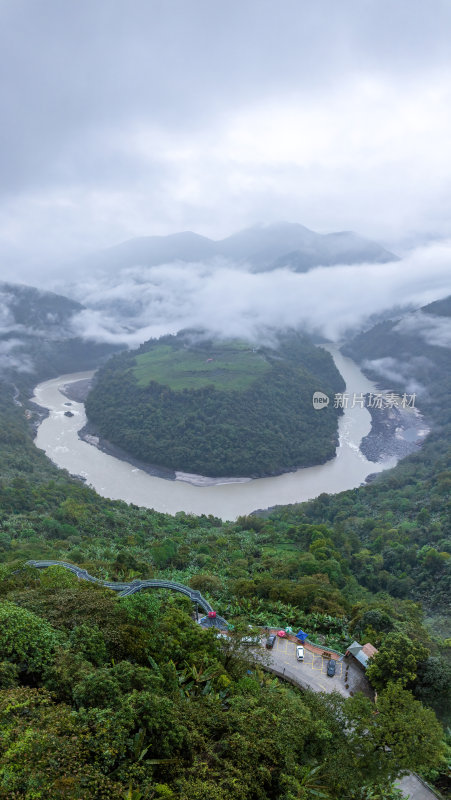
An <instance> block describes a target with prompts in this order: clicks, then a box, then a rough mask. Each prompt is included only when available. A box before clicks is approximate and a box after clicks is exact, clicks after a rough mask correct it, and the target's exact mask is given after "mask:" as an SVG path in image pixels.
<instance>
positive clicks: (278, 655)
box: [267, 637, 349, 697]
mask: <svg viewBox="0 0 451 800" xmlns="http://www.w3.org/2000/svg"><path fill="white" fill-rule="evenodd" d="M267 652H268V653H269V657H270V661H269V665H270V666H271V667H274V668H275V669H277V670H278V672H283V677H286V678H287V679H289V680H293V681H295V682H296V683H299V685H300V686H302V687H304V688H305V689H312V690H313V691H314V692H333V691H337V692H340V694H342V695H343V696H344V697H349V691H348V690H347V689H345V683H344V674H345V670H344V667H343V662H342V661H336V662H335V663H336V672H335V675H334V677H333V678H329V677H328V675H327V663H328V660H329V659H327V658H322V656H320V655H317V654H316V653H312V652H311V651H310V650H307V648H306V647H304V661H297V659H296V644H295V642H290V641H289V640H288V639H280V638H279V637H277V638H276V641H275V643H274V647H273V649H272V650H268V651H267Z"/></svg>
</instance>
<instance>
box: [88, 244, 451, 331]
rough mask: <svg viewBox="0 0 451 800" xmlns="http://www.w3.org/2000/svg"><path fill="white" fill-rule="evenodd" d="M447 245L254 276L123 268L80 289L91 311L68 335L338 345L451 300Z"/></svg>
mask: <svg viewBox="0 0 451 800" xmlns="http://www.w3.org/2000/svg"><path fill="white" fill-rule="evenodd" d="M450 260H451V243H448V244H443V245H440V246H437V245H434V246H430V247H425V248H420V249H418V250H416V251H414V252H412V253H411V254H410V255H409V256H408V257H406V258H405V259H403V260H402V261H399V262H390V263H387V264H374V265H373V264H365V265H355V266H338V267H320V268H318V269H314V270H311V271H310V272H307V273H305V274H297V273H294V272H292V271H290V270H289V269H279V270H275V271H273V272H265V273H258V274H253V273H251V272H247V271H246V270H243V268H242V267H241V266H240V268H233V266H218V265H217V264H215V265H211V264H205V263H201V264H185V263H184V264H177V263H175V264H167V265H162V266H159V267H153V268H134V269H127V270H124V271H123V272H122V273H119V274H118V275H116V276H115V277H113V276H111V275H110V276H103V277H100V278H94V277H93V278H91V279H90V281H88V282H86V283H84V284H83V283H82V284H78V285H77V288H76V294H77V299H78V300H80V301H81V302H83V303H84V304H85V305H87V306H88V307H89V308H88V309H87V310H86V311H83V312H82V313H81V314H79V315H76V316H75V318H74V326H75V331H76V332H77V333H79V334H82V335H84V336H86V337H88V338H92V339H94V340H96V341H107V342H124V343H126V344H128V345H130V346H136V345H138V344H139V343H141V342H143V341H145V340H146V339H148V338H150V337H155V336H160V335H162V334H163V333H174V332H176V331H177V330H180V329H181V328H186V327H203V328H206V329H207V330H209V331H210V332H212V333H213V334H217V335H227V336H243V337H247V338H255V339H258V338H259V337H261V336H262V335H265V334H264V332H265V331H267V330H268V329H273V328H284V327H302V328H305V329H306V330H308V331H309V332H312V333H315V332H320V333H322V334H323V335H325V336H326V337H328V338H330V339H333V340H339V339H340V337H341V336H342V335H343V334H344V333H345V332H346V331H348V330H349V329H352V328H358V327H359V326H360V325H362V324H364V323H365V321H366V320H367V319H368V318H369V317H370V316H371V315H372V314H378V313H381V312H383V311H385V310H386V309H389V308H393V307H395V306H413V307H420V306H422V305H424V304H426V303H428V302H431V301H432V300H435V299H438V298H441V297H445V296H447V295H449V294H451V276H450V270H449V264H450Z"/></svg>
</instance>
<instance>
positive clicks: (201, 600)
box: [26, 561, 213, 614]
mask: <svg viewBox="0 0 451 800" xmlns="http://www.w3.org/2000/svg"><path fill="white" fill-rule="evenodd" d="M26 566H27V567H35V568H36V569H45V568H46V567H64V569H68V570H69V571H70V572H73V573H74V575H76V576H77V578H80V580H84V581H89V582H90V583H98V584H100V585H101V586H104V587H105V589H112V590H113V592H119V597H128V596H129V595H131V594H135V593H136V592H140V591H141V590H142V589H170V590H171V591H173V592H181V594H184V595H186V596H187V597H189V598H190V600H192V602H193V603H197V605H198V606H200V607H201V608H203V610H204V611H205V612H206V613H207V614H208V613H209V612H210V611H213V608H212V606H211V605H210V603H209V602H208V601H207V600H205V597H202V595H201V593H200V592H199V591H197V590H196V589H191V588H190V587H189V586H184V584H183V583H174V581H165V580H158V579H157V578H155V579H154V578H150V579H149V580H146V581H142V580H139V579H136V578H135V580H133V581H123V582H116V581H103V580H101V579H100V578H94V577H93V576H92V575H90V574H89V572H87V571H86V570H85V569H82V568H81V567H78V566H77V565H76V564H69V563H68V562H67V561H27V562H26Z"/></svg>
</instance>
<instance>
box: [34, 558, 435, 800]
mask: <svg viewBox="0 0 451 800" xmlns="http://www.w3.org/2000/svg"><path fill="white" fill-rule="evenodd" d="M26 566H28V567H35V568H36V569H45V568H46V567H64V569H68V570H69V571H70V572H73V573H74V575H76V576H77V578H79V579H80V580H85V581H89V582H90V583H97V584H100V585H101V586H104V587H105V588H106V589H112V590H113V591H114V592H119V597H128V596H129V595H131V594H135V592H140V591H141V590H142V589H170V590H172V591H175V592H181V594H184V595H186V596H187V597H189V598H190V599H191V600H192V602H193V603H196V604H197V605H198V606H200V607H201V608H203V609H204V611H205V612H206V613H207V614H208V612H209V611H213V608H212V606H211V605H210V603H208V601H207V600H205V598H204V597H202V595H201V593H200V592H199V591H197V590H196V589H191V588H190V587H189V586H184V584H183V583H175V582H174V581H165V580H158V579H157V578H151V579H149V580H146V581H142V580H139V579H135V580H133V581H123V582H116V581H103V580H101V579H100V578H94V577H93V576H92V575H90V574H89V572H87V570H85V569H82V568H81V567H78V566H77V565H76V564H69V563H68V562H66V561H27V562H26ZM277 644H278V646H280V647H282V643H280V642H279V641H277ZM283 644H284V645H285V643H283ZM285 647H286V645H285ZM292 649H293V654H291V653H290V654H289V655H291V658H290V662H291V663H290V664H289V666H288V663H289V662H288V661H287V662H285V660H284V658H285V653H286V649H285V650H284V655H282V660H281V663H278V661H280V659H278V658H277V655H280V654H279V653H278V654H277V655H276V654H271V663H270V664H269V665H268V667H267V669H269V670H270V671H271V672H272V673H274V674H275V675H278V676H279V677H280V678H282V679H283V680H287V681H289V682H290V683H293V684H295V685H297V686H299V687H300V688H301V689H306V688H309V689H311V690H313V691H328V690H329V691H330V690H331V691H339V692H340V693H341V694H343V695H344V696H345V697H346V696H347V695H348V692H347V691H346V690H345V689H344V687H342V685H341V683H342V682H341V680H340V682H338V681H337V682H336V681H330V683H329V685H328V684H327V683H326V684H322V683H321V684H320V685H317V681H315V680H313V674H314V673H313V672H312V673H311V674H310V675H309V678H308V682H307V681H306V680H305V677H304V676H302V675H301V673H300V672H297V671H296V670H295V667H296V666H297V667H298V668H299V664H297V663H296V661H295V659H294V649H295V645H293V648H292ZM274 656H276V657H274ZM320 660H321V659H320ZM285 663H286V666H285ZM302 666H303V667H305V666H306V665H302ZM290 667H291V669H290ZM312 667H313V668H314V663H313V662H312ZM340 676H341V672H340ZM329 686H330V689H329ZM397 785H398V786H399V788H400V789H401V791H402V793H403V795H404V797H405V798H410V800H437V795H435V794H434V793H433V792H432V791H431V789H430V788H429V787H428V786H426V784H425V783H424V782H423V781H422V780H421V778H420V777H419V776H418V775H416V774H415V773H412V772H411V773H409V774H408V775H406V776H405V777H404V778H402V779H401V780H399V781H397Z"/></svg>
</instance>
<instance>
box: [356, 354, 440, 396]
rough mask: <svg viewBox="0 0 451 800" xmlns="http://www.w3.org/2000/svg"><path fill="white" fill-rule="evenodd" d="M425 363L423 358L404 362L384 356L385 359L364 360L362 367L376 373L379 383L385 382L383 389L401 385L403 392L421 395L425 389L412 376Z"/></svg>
mask: <svg viewBox="0 0 451 800" xmlns="http://www.w3.org/2000/svg"><path fill="white" fill-rule="evenodd" d="M426 363H427V359H425V358H423V357H418V358H412V359H410V360H409V361H408V362H405V361H401V360H400V359H398V358H393V357H392V356H386V357H385V358H373V359H366V360H365V361H364V362H363V364H362V366H363V368H364V369H367V370H369V371H370V372H371V373H376V375H378V376H379V378H380V379H381V380H380V382H385V389H391V388H392V385H394V386H399V384H400V383H402V384H403V385H404V391H405V392H407V393H409V394H417V395H421V394H424V393H425V392H426V391H427V390H426V387H425V386H424V385H423V384H422V383H420V382H419V381H418V380H417V379H416V378H415V377H414V375H415V373H416V371H417V369H418V368H419V367H420V368H424V366H425V364H426Z"/></svg>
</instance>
